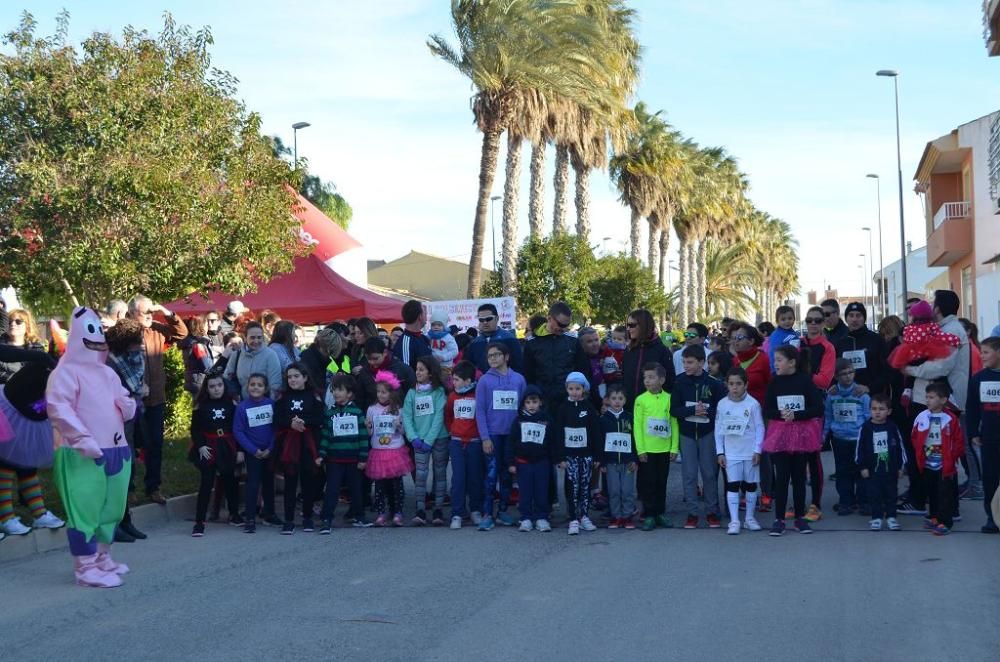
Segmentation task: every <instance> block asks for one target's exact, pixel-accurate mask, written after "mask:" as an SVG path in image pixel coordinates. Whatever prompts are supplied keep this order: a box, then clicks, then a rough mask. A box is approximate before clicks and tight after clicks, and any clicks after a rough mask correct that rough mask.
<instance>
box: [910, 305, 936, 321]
mask: <svg viewBox="0 0 1000 662" xmlns="http://www.w3.org/2000/svg"><path fill="white" fill-rule="evenodd" d="M910 319H911V320H913V321H917V320H921V321H924V320H933V319H934V310H933V309H932V308H931V304H929V303H927V302H926V301H918V302H916V303H915V304H913V305H912V306H910Z"/></svg>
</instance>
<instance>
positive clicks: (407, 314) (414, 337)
mask: <svg viewBox="0 0 1000 662" xmlns="http://www.w3.org/2000/svg"><path fill="white" fill-rule="evenodd" d="M402 316H403V335H402V336H400V338H399V341H398V342H396V345H395V346H394V347H393V348H392V354H393V356H395V357H396V358H397V359H399V360H400V361H402V362H403V363H405V364H406V365H408V366H410V368H412V369H414V370H415V369H416V367H417V359H419V358H420V357H421V356H430V354H431V344H430V341H428V340H427V337H426V336H425V335H424V332H423V328H424V324H426V323H427V312H426V311H425V310H424V306H423V304H422V303H420V302H419V301H416V300H414V299H410V300H409V301H407V302H406V303H404V304H403V310H402ZM365 353H366V354H367V353H368V352H367V350H365Z"/></svg>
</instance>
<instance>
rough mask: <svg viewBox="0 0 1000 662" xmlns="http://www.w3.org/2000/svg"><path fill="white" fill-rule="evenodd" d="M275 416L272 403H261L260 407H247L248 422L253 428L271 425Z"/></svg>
mask: <svg viewBox="0 0 1000 662" xmlns="http://www.w3.org/2000/svg"><path fill="white" fill-rule="evenodd" d="M273 416H274V409H273V408H272V407H271V405H261V406H260V407H247V424H248V425H249V426H250V427H252V428H259V427H260V426H262V425H270V424H271V418H272V417H273Z"/></svg>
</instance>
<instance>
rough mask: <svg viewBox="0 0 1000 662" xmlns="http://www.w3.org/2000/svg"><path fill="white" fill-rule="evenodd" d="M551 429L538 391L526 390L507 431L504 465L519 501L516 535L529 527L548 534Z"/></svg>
mask: <svg viewBox="0 0 1000 662" xmlns="http://www.w3.org/2000/svg"><path fill="white" fill-rule="evenodd" d="M554 430H555V426H554V425H553V423H552V419H551V418H550V417H549V414H548V412H547V411H545V408H544V407H543V406H542V391H541V389H539V388H538V387H537V386H534V385H532V386H527V387H525V390H524V399H523V400H522V401H521V409H520V411H519V413H518V416H517V419H516V420H515V421H514V423H513V425H511V428H510V436H509V437H508V439H507V441H508V442H509V443H508V444H507V452H506V455H505V458H504V460H505V462H504V463H505V465H506V466H507V470H508V473H511V474H517V484H518V485H519V486H520V489H521V498H520V499H519V500H518V502H517V509H518V511H519V512H520V516H521V526H520V527H518V531H521V532H522V533H526V532H529V531H531V529H532V527H534V528H535V530H536V531H541V532H542V533H548V532H549V531H551V530H552V525H551V524H549V508H550V506H551V504H550V502H549V474H551V473H552V462H553V461H554V459H555V456H556V444H555V440H554V434H553V432H554Z"/></svg>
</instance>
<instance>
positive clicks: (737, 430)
mask: <svg viewBox="0 0 1000 662" xmlns="http://www.w3.org/2000/svg"><path fill="white" fill-rule="evenodd" d="M749 423H750V419H749V418H747V417H746V416H740V415H739V414H727V415H725V416H723V417H722V434H723V435H724V436H727V437H741V436H743V433H744V432H746V429H747V425H749Z"/></svg>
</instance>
